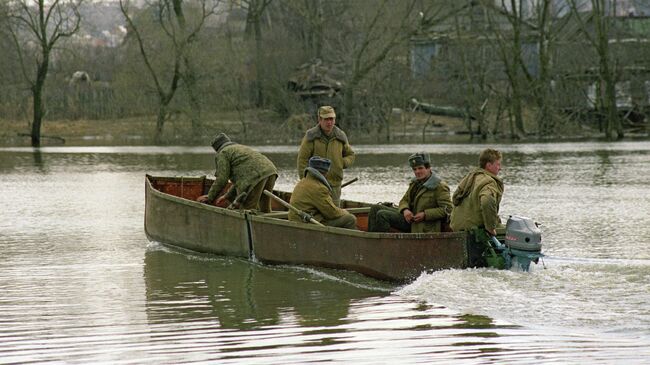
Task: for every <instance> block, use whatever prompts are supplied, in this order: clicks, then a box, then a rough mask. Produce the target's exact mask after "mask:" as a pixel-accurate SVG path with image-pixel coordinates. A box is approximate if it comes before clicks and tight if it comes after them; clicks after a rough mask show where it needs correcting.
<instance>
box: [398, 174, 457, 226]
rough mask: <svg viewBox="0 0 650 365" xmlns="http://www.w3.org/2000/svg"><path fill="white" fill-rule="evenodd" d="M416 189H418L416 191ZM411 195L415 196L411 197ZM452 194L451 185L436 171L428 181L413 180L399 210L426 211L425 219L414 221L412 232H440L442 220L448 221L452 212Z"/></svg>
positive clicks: (400, 203)
mask: <svg viewBox="0 0 650 365" xmlns="http://www.w3.org/2000/svg"><path fill="white" fill-rule="evenodd" d="M414 189H417V190H416V191H415V192H414V191H413V190H414ZM411 196H413V197H414V198H413V199H411ZM451 207H452V205H451V195H450V192H449V185H447V183H445V182H444V181H442V180H440V178H439V177H438V176H437V175H436V174H435V173H434V172H432V173H431V176H430V177H429V178H428V179H427V181H425V182H423V183H422V184H418V182H417V180H416V179H413V180H411V184H410V185H409V188H408V189H407V190H406V193H405V194H404V196H403V197H402V200H400V202H399V212H400V214H403V212H404V210H405V209H407V208H408V209H410V210H411V212H413V214H414V215H415V214H417V213H419V212H424V214H425V220H424V221H422V222H417V223H412V224H411V232H412V233H424V232H440V231H441V230H442V222H443V221H446V220H447V218H448V217H449V214H450V213H451Z"/></svg>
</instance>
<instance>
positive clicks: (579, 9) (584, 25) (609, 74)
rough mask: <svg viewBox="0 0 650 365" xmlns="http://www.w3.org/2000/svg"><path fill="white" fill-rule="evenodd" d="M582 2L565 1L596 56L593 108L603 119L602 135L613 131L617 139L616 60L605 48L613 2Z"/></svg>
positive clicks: (619, 134) (620, 132) (619, 128)
mask: <svg viewBox="0 0 650 365" xmlns="http://www.w3.org/2000/svg"><path fill="white" fill-rule="evenodd" d="M583 3H584V1H582V2H580V1H578V0H570V2H569V4H570V8H571V13H572V15H573V16H574V17H575V19H576V21H577V22H578V23H579V25H580V28H581V31H582V33H583V35H584V36H585V38H586V39H587V41H588V43H589V44H590V45H591V46H592V47H593V48H594V50H595V51H596V55H597V57H598V81H597V83H596V90H597V92H596V101H597V102H596V105H597V109H599V110H600V111H601V113H602V114H601V116H602V117H604V119H605V137H606V138H607V139H612V138H613V133H616V139H621V138H623V137H624V133H623V126H622V124H621V120H620V118H619V116H618V108H617V105H616V81H617V80H616V79H617V77H616V67H615V64H616V62H615V61H614V59H613V58H614V55H613V54H612V52H611V51H610V47H609V43H610V36H611V34H610V31H611V22H612V17H613V16H614V15H615V11H616V4H617V1H616V0H589V5H590V6H589V7H585V6H583ZM585 10H588V11H585ZM589 23H591V24H592V25H593V32H591V31H590V26H589Z"/></svg>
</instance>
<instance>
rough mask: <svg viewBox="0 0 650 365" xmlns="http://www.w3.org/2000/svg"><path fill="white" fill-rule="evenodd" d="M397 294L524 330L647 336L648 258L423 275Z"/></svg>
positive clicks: (548, 261)
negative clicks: (540, 329) (588, 330)
mask: <svg viewBox="0 0 650 365" xmlns="http://www.w3.org/2000/svg"><path fill="white" fill-rule="evenodd" d="M397 294H398V295H401V296H406V297H410V298H414V299H417V300H422V301H426V302H429V303H435V304H438V305H443V306H445V307H447V308H450V309H452V310H455V311H457V312H460V313H463V314H481V315H486V316H489V317H491V318H493V319H495V320H501V321H504V322H507V323H510V324H515V325H521V326H527V327H557V328H572V329H592V330H596V331H599V332H616V333H636V334H640V335H642V336H650V306H649V305H648V303H650V262H648V260H638V261H637V260H591V259H584V260H576V259H571V260H564V259H555V258H547V259H546V269H544V268H543V267H542V266H541V265H536V266H534V267H532V269H531V271H530V272H528V273H524V272H515V271H507V270H493V269H466V270H444V271H439V272H433V273H428V274H422V275H421V276H420V277H419V278H418V279H417V280H416V281H415V282H413V283H412V284H410V285H408V286H406V287H404V288H401V289H400V290H399V291H398V292H397Z"/></svg>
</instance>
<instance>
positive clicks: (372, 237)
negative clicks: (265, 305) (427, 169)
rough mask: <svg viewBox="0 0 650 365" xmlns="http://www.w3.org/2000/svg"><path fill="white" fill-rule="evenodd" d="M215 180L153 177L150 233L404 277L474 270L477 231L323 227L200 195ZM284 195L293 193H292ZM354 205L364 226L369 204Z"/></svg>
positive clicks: (225, 251) (241, 252)
mask: <svg viewBox="0 0 650 365" xmlns="http://www.w3.org/2000/svg"><path fill="white" fill-rule="evenodd" d="M181 180H182V181H181ZM210 183H211V181H210V180H207V179H205V178H204V177H195V178H187V177H184V178H170V177H152V176H147V179H146V193H145V196H146V199H145V200H146V202H145V232H146V234H147V236H148V237H149V239H151V240H155V241H158V242H162V243H166V244H171V245H175V246H178V247H182V248H185V249H189V250H193V251H198V252H206V253H212V254H218V255H227V256H236V257H242V258H249V259H252V260H256V261H259V262H262V263H268V264H296V265H311V266H317V267H326V268H334V269H344V270H351V271H356V272H359V273H362V274H365V275H368V276H371V277H374V278H378V279H383V280H391V281H399V282H404V281H410V280H414V279H415V278H417V277H418V276H419V275H420V274H421V273H423V272H428V271H435V270H442V269H451V268H457V269H462V268H466V267H468V266H469V262H470V257H471V256H472V253H471V252H469V249H470V248H471V245H470V243H469V242H470V241H471V236H470V235H469V234H467V233H465V232H442V233H375V232H365V231H361V230H360V231H356V230H348V229H342V228H334V227H319V226H316V225H308V224H303V223H296V222H291V221H288V220H286V218H285V219H280V218H277V214H275V216H276V217H273V215H274V214H271V216H267V215H255V214H252V213H251V212H246V211H238V210H229V209H225V208H219V207H215V206H211V205H207V204H201V203H198V202H196V201H194V200H195V199H196V197H198V196H199V195H202V194H203V193H204V192H205V191H207V189H209V186H210ZM276 193H277V194H278V195H280V196H284V197H285V198H286V197H287V194H288V193H282V192H276ZM349 205H350V206H356V207H357V208H352V209H350V210H351V211H354V210H357V211H358V213H356V214H357V217H358V223H359V224H361V225H364V224H365V222H367V209H366V208H363V207H362V206H363V203H358V202H349ZM364 209H366V210H365V213H364ZM360 222H361V223H360ZM361 228H362V229H363V228H365V227H361Z"/></svg>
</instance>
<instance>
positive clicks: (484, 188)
mask: <svg viewBox="0 0 650 365" xmlns="http://www.w3.org/2000/svg"><path fill="white" fill-rule="evenodd" d="M501 157H502V155H501V152H499V151H497V150H495V149H491V148H486V149H485V150H483V151H482V152H481V154H480V155H479V167H476V168H474V169H472V171H470V172H469V173H468V174H467V175H465V177H463V179H462V180H461V181H460V183H459V184H458V188H457V189H456V191H455V192H454V195H453V199H452V201H453V203H454V209H453V211H452V213H451V228H452V229H453V230H454V231H469V230H472V229H474V228H483V229H485V231H486V232H487V233H488V234H489V235H491V236H496V234H497V231H496V230H497V227H499V226H501V220H500V219H499V204H500V203H501V197H502V196H503V181H502V180H501V178H500V177H498V176H497V175H498V174H499V171H501Z"/></svg>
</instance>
